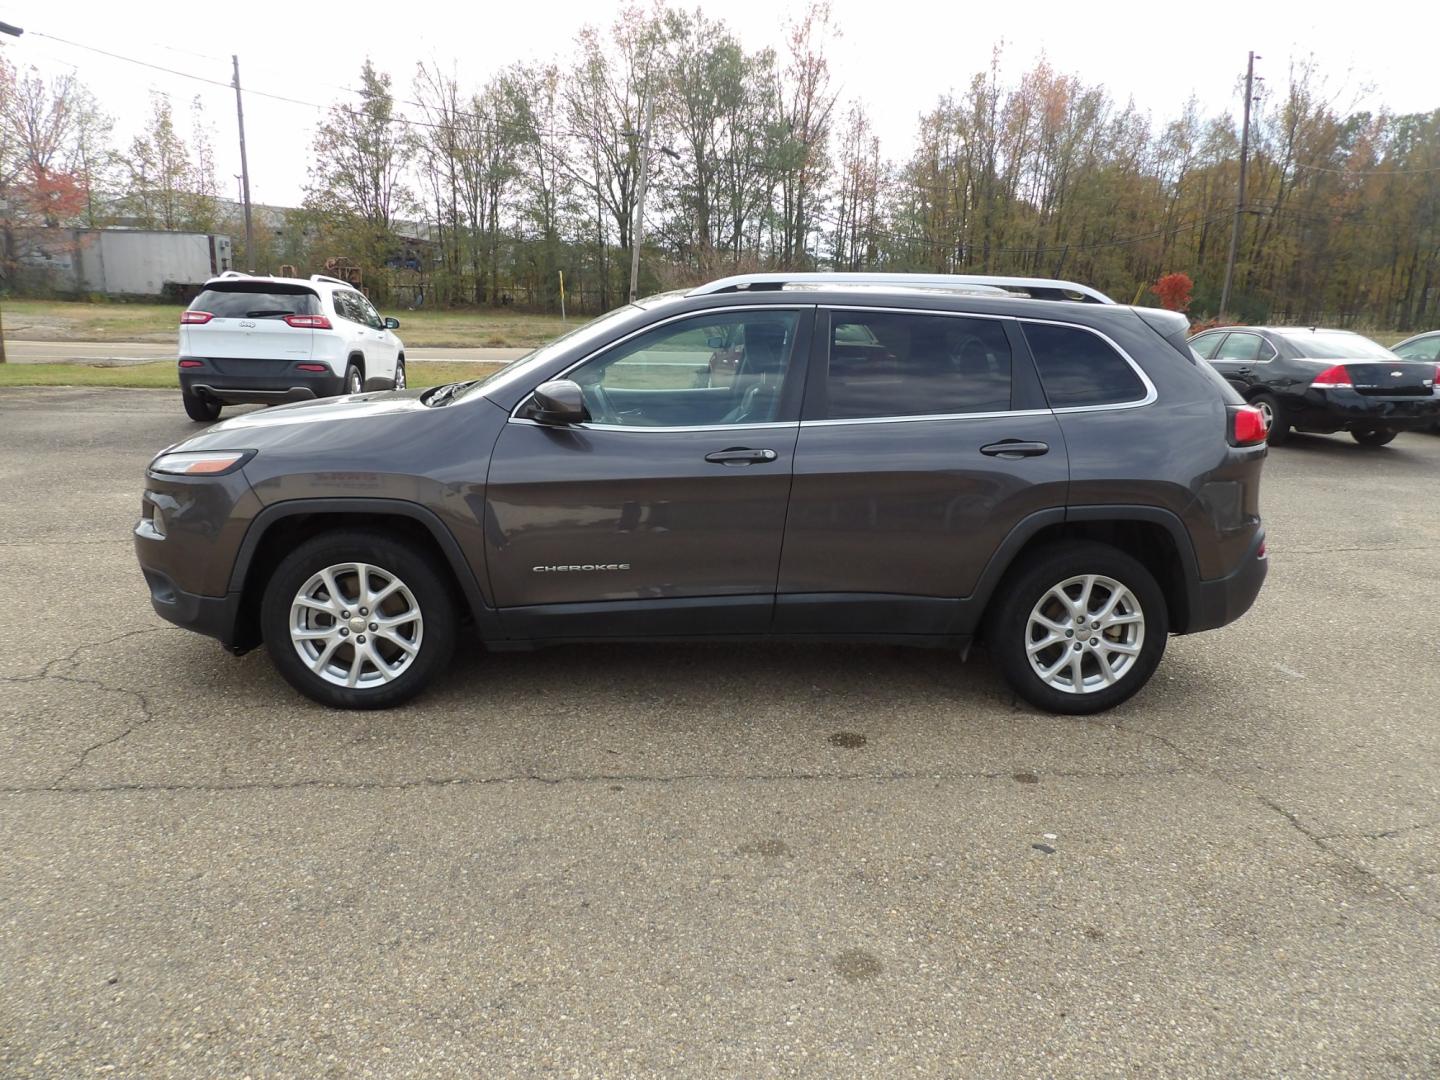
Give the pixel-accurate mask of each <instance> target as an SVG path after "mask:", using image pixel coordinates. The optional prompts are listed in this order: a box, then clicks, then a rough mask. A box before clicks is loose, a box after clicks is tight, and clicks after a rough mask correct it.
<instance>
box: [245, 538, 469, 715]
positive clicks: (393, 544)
mask: <svg viewBox="0 0 1440 1080" xmlns="http://www.w3.org/2000/svg"><path fill="white" fill-rule="evenodd" d="M348 563H364V564H366V565H367V566H369V567H372V568H373V569H374V570H376V571H378V572H379V573H380V574H386V575H389V576H390V577H392V578H396V579H399V580H400V581H401V582H402V583H403V586H404V589H405V590H408V592H409V594H410V596H409V597H408V598H407V597H405V596H404V595H403V593H398V594H395V595H392V597H391V598H390V599H389V600H387V601H384V602H383V603H386V604H392V603H393V604H397V605H398V606H399V610H401V611H402V612H403V611H404V610H405V609H407V608H408V607H409V606H410V603H411V600H412V599H413V604H414V606H415V607H416V608H418V612H419V616H420V620H419V623H418V625H417V624H414V623H409V624H405V625H404V626H397V627H396V628H395V629H396V630H397V631H398V632H400V633H402V634H406V635H407V636H409V637H410V638H411V639H412V640H417V641H418V648H417V649H416V650H415V652H414V655H413V658H412V659H410V661H409V666H408V667H405V668H404V669H403V670H401V671H400V672H399V674H398V675H396V676H394V677H393V678H392V679H390V680H389V681H378V682H376V683H375V684H374V685H371V686H357V687H351V686H343V685H337V684H336V683H334V682H330V681H327V680H326V679H325V678H323V677H322V676H321V675H319V674H317V673H316V672H315V671H314V670H312V668H311V666H310V665H309V664H308V663H306V662H305V661H303V660H302V659H301V657H300V653H299V648H300V646H297V644H296V643H295V642H294V641H293V640H292V639H291V635H290V617H291V605H292V604H293V603H294V601H295V599H296V597H297V595H298V594H299V593H300V591H301V589H302V587H304V586H305V585H306V584H307V583H308V582H310V580H311V579H312V578H314V577H315V576H316V575H318V574H319V573H320V572H321V571H322V570H325V569H326V568H330V567H335V566H337V565H341V564H348ZM357 580H358V579H357V578H356V577H355V576H354V575H350V576H349V577H346V576H345V575H344V574H342V575H339V576H338V577H337V581H336V584H337V588H338V591H339V592H340V593H341V594H342V596H341V598H340V599H341V600H342V601H345V600H346V599H347V596H346V595H344V594H346V592H347V589H348V590H350V591H351V595H354V594H357V593H358V589H356V588H355V583H356V581H357ZM376 580H377V579H376V578H371V581H372V583H373V582H374V581H376ZM452 594H453V589H452V588H451V586H449V585H448V584H446V581H445V578H444V575H443V573H442V572H440V571H438V570H436V569H435V568H434V567H433V566H432V565H431V563H430V561H429V560H428V559H427V558H426V557H425V555H424V554H423V553H422V552H421V551H417V550H416V549H415V547H414V546H413V545H411V544H405V543H401V542H400V541H398V540H396V539H395V538H393V537H391V536H389V535H387V534H386V533H382V532H368V531H356V532H348V531H347V532H331V533H323V534H321V535H320V536H317V537H314V538H313V539H311V540H308V541H306V542H305V543H303V544H301V545H300V546H299V547H297V548H296V549H295V550H294V551H292V552H291V553H290V554H289V555H287V556H286V557H285V558H284V559H283V560H282V561H281V563H280V565H279V566H277V567H276V568H275V572H274V573H273V574H271V575H270V580H269V581H268V582H267V583H266V585H265V593H264V596H263V597H262V599H261V604H260V631H261V635H262V636H263V637H264V639H265V648H266V650H267V651H268V652H269V653H270V659H271V660H272V661H273V662H274V664H275V667H276V668H277V669H279V671H280V674H281V675H283V676H284V677H285V681H286V682H288V683H289V684H290V685H291V686H293V687H295V689H297V690H299V691H300V692H301V693H302V694H304V695H305V696H306V697H309V698H313V699H314V700H315V701H318V702H320V703H321V704H322V705H330V706H332V707H335V708H341V709H388V708H391V707H393V706H395V705H399V704H401V703H403V702H405V701H408V700H409V699H410V698H412V697H414V696H415V695H416V694H418V693H420V691H421V690H423V689H424V688H425V686H426V685H427V684H428V683H429V682H430V681H431V679H433V678H434V677H435V675H436V674H437V673H439V672H440V671H442V670H443V669H444V667H445V665H446V664H448V663H449V661H450V656H451V654H452V653H453V652H454V649H455V622H456V612H455V602H454V600H453V599H452ZM354 603H355V604H356V608H355V616H354V617H356V618H360V614H359V612H360V608H359V606H358V596H357V597H356V599H355V601H354ZM344 610H345V611H350V610H351V609H350V608H349V607H346V608H345V609H344ZM381 610H382V611H384V612H385V613H387V614H388V613H392V612H393V611H394V610H395V609H394V608H391V609H389V610H388V611H387V610H386V609H384V608H382V609H381ZM374 617H375V614H374V613H373V612H366V615H365V618H374ZM321 619H322V620H323V621H328V623H330V624H331V625H334V626H335V627H336V629H337V632H338V631H339V629H340V627H342V626H343V625H344V623H343V621H342V620H341V619H339V618H335V617H332V616H328V615H323V616H321ZM351 625H352V626H355V630H354V636H353V637H350V636H348V635H347V638H346V642H345V643H341V644H339V645H338V646H337V647H336V648H335V649H334V650H333V656H334V658H335V661H336V664H337V665H338V666H339V667H344V668H346V669H347V670H348V669H350V668H353V667H355V666H356V665H355V664H354V660H355V657H356V652H357V649H356V645H355V642H356V641H364V635H365V634H366V632H367V631H366V628H365V626H363V625H358V624H351ZM407 627H408V629H407ZM347 629H348V628H347ZM371 631H372V632H373V627H372V628H371ZM393 640H394V639H393V638H391V639H389V640H386V639H385V638H384V635H383V632H382V635H381V636H379V637H376V638H375V640H374V641H373V642H371V643H370V645H369V647H371V648H376V649H379V648H380V647H381V646H382V645H383V646H384V650H385V651H386V652H388V653H389V657H388V659H389V661H390V662H392V663H394V664H396V665H398V664H399V663H400V662H401V660H402V659H403V654H402V653H401V652H400V650H399V649H398V647H397V646H395V645H394V644H393V643H392V642H393ZM317 647H318V643H317ZM347 649H348V652H347ZM382 659H386V657H382ZM367 663H368V661H364V660H362V662H361V663H360V664H359V669H360V671H361V675H362V680H363V677H364V673H365V668H366V666H367ZM370 666H372V667H374V665H370ZM374 675H375V676H376V677H380V671H379V668H378V667H375V668H374Z"/></svg>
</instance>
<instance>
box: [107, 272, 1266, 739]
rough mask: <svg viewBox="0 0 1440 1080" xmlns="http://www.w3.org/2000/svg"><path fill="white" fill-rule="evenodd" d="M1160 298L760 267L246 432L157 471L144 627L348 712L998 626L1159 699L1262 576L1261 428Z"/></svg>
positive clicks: (1103, 678)
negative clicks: (471, 665) (667, 660)
mask: <svg viewBox="0 0 1440 1080" xmlns="http://www.w3.org/2000/svg"><path fill="white" fill-rule="evenodd" d="M1185 331H1186V322H1185V320H1184V319H1183V318H1182V317H1181V316H1179V315H1175V314H1171V313H1168V312H1163V311H1158V310H1153V309H1143V308H1131V307H1124V306H1120V305H1116V304H1114V303H1113V302H1112V301H1110V300H1109V299H1108V298H1107V297H1105V296H1103V295H1102V294H1100V293H1097V292H1095V291H1094V290H1092V289H1087V288H1085V287H1084V286H1080V285H1075V284H1073V283H1069V282H1053V281H1045V280H1030V279H1015V278H974V277H956V276H946V277H938V278H937V277H922V276H918V275H874V274H870V275H864V274H862V275H839V274H829V275H802V274H790V275H773V274H772V275H749V276H745V277H739V278H727V279H724V280H721V281H717V282H712V283H711V284H709V285H705V286H701V287H699V288H696V289H693V290H690V291H688V292H677V293H669V294H665V295H661V296H655V297H650V298H648V299H645V300H642V301H639V302H637V303H634V304H631V305H628V306H626V307H623V308H620V309H618V310H616V311H613V312H611V313H609V314H608V315H604V316H602V317H600V318H599V319H596V320H595V321H593V322H591V323H588V324H586V325H585V326H583V327H581V328H579V329H577V330H575V331H573V332H571V333H570V334H568V335H566V336H564V337H562V338H559V339H558V340H556V341H553V342H551V343H550V344H548V345H546V346H544V347H542V348H540V349H537V350H536V351H534V352H532V353H530V354H529V355H528V356H526V357H522V358H521V359H520V360H517V361H516V362H514V363H513V364H511V365H509V366H507V367H505V368H502V369H501V370H499V371H496V372H495V373H493V374H491V375H489V376H488V377H487V378H484V379H476V380H473V381H469V382H463V383H452V384H447V385H445V386H440V387H435V388H431V389H428V390H423V391H421V390H406V391H396V392H389V393H375V394H352V395H349V396H344V397H340V398H333V399H328V400H323V401H316V402H307V403H301V404H295V405H286V406H282V407H279V408H275V409H270V410H265V411H258V412H252V413H249V414H246V415H243V416H238V417H235V418H233V419H231V420H228V421H226V422H225V423H222V424H218V425H216V426H214V427H212V428H210V429H209V430H207V431H205V432H203V433H201V434H199V435H197V436H195V437H193V438H190V439H187V440H185V441H184V442H182V443H179V444H177V445H175V446H172V447H170V448H168V449H166V450H165V451H164V452H162V453H161V454H160V455H159V456H158V457H156V458H155V460H153V461H152V462H151V463H150V465H149V468H148V469H147V472H146V485H145V493H144V499H143V510H142V518H141V520H140V522H139V524H138V525H137V526H136V529H135V543H136V548H137V551H138V554H139V559H140V564H141V567H142V569H143V571H144V574H145V578H146V581H147V583H148V585H149V589H150V593H151V600H152V602H153V604H154V607H155V610H156V611H158V612H159V613H160V614H161V615H163V616H164V617H165V618H167V619H169V620H171V621H172V622H175V623H178V624H179V625H181V626H186V627H190V628H192V629H195V630H198V631H201V632H203V633H206V634H210V635H213V636H215V637H217V638H219V639H220V641H221V642H222V643H223V644H224V645H225V646H226V647H227V648H229V649H230V650H231V651H232V652H235V653H237V654H238V653H241V652H244V651H245V650H247V649H250V648H252V647H254V646H255V645H257V644H260V643H262V642H263V643H264V645H265V646H266V648H267V649H268V651H269V653H270V656H271V657H272V658H273V661H274V663H275V665H276V666H277V668H278V669H279V670H280V672H281V673H282V674H283V675H284V677H285V678H286V679H287V680H288V681H289V682H291V683H292V684H293V685H294V686H295V687H296V688H297V689H299V690H300V691H301V692H303V693H305V694H307V695H309V696H310V697H312V698H314V699H316V700H318V701H321V702H324V703H327V704H329V705H334V706H344V707H352V708H377V707H385V706H391V705H395V704H397V703H399V702H401V701H404V700H406V699H408V698H410V697H411V696H412V695H414V694H415V693H416V692H417V691H419V690H420V689H421V688H422V687H423V686H424V685H425V684H426V683H427V682H429V681H430V680H431V679H432V678H434V677H435V676H436V675H437V673H439V672H440V671H441V670H442V669H443V668H444V667H445V665H446V663H447V662H448V660H449V659H450V656H451V653H452V650H453V648H454V644H455V640H456V633H457V626H458V624H460V623H461V622H465V623H468V624H470V625H471V626H473V628H474V631H475V633H476V634H477V635H478V637H479V639H480V640H481V641H482V642H483V643H484V644H485V645H486V646H487V647H488V648H489V649H490V650H491V651H502V650H505V649H520V648H532V647H535V646H537V645H543V644H550V643H557V642H574V641H597V640H608V641H613V640H662V641H674V640H694V639H706V640H723V641H735V640H744V639H757V638H766V637H784V638H790V639H801V640H836V641H865V642H884V643H898V644H911V645H923V646H932V647H937V646H938V647H952V648H954V649H956V650H957V651H958V652H959V653H961V654H962V655H963V653H964V652H965V650H967V649H968V647H969V645H970V644H971V642H972V641H974V640H976V639H977V638H978V639H983V641H984V643H985V645H986V646H987V647H988V650H989V652H990V653H991V655H992V656H993V657H994V658H995V660H996V662H997V664H998V666H999V668H1000V670H1001V672H1002V673H1003V674H1004V676H1005V678H1006V679H1007V680H1008V681H1009V683H1010V684H1011V686H1012V687H1013V688H1014V689H1015V691H1016V692H1018V693H1019V694H1020V695H1021V696H1022V697H1024V698H1025V699H1026V700H1028V701H1029V702H1031V703H1033V704H1034V705H1037V706H1039V707H1041V708H1044V709H1049V710H1053V711H1056V712H1063V713H1091V712H1096V711H1099V710H1102V709H1106V708H1109V707H1111V706H1114V705H1116V704H1118V703H1119V702H1121V701H1124V700H1125V699H1126V698H1128V697H1129V696H1130V695H1132V694H1134V693H1135V692H1136V691H1137V690H1139V689H1140V687H1141V686H1143V685H1144V684H1145V682H1146V681H1147V680H1148V679H1149V678H1150V675H1151V673H1152V672H1154V670H1155V668H1156V665H1157V664H1158V663H1159V662H1160V658H1161V654H1162V653H1163V652H1164V649H1165V644H1166V639H1167V637H1168V635H1170V634H1172V633H1174V634H1185V633H1194V632H1196V631H1200V630H1207V629H1211V628H1213V627H1217V626H1221V625H1223V624H1225V623H1228V622H1230V621H1232V620H1234V619H1236V618H1238V617H1239V616H1240V615H1242V614H1243V613H1244V612H1245V611H1246V610H1247V609H1248V608H1249V607H1250V606H1251V604H1252V602H1253V601H1254V599H1255V597H1256V594H1257V593H1258V591H1259V589H1260V586H1261V583H1262V581H1263V580H1264V577H1265V570H1266V558H1265V541H1264V534H1263V531H1262V528H1261V522H1260V516H1259V509H1258V504H1259V481H1260V471H1261V465H1262V463H1263V460H1264V457H1265V452H1266V448H1265V438H1264V428H1263V422H1262V420H1261V417H1260V414H1259V412H1258V410H1256V409H1255V408H1254V407H1252V406H1248V405H1245V404H1244V402H1243V401H1242V400H1241V399H1240V397H1239V395H1238V394H1236V393H1235V391H1234V390H1232V389H1231V388H1230V387H1229V386H1228V385H1227V384H1226V383H1225V381H1224V379H1222V378H1221V377H1220V376H1219V375H1217V374H1216V373H1215V372H1214V371H1212V370H1211V369H1210V367H1209V366H1208V365H1207V364H1205V363H1203V362H1200V361H1198V360H1197V358H1196V356H1195V354H1194V352H1193V351H1192V350H1191V349H1190V348H1189V346H1188V344H1187V343H1186V340H1185Z"/></svg>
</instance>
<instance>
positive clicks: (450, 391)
mask: <svg viewBox="0 0 1440 1080" xmlns="http://www.w3.org/2000/svg"><path fill="white" fill-rule="evenodd" d="M479 381H480V380H479V379H470V380H468V381H466V382H452V383H446V384H445V385H444V386H437V387H436V388H435V390H434V391H433V392H432V393H431V394H430V397H429V398H428V399H426V401H425V404H426V405H429V406H431V407H432V408H433V407H434V406H436V405H444V404H445V403H446V402H448V401H450V400H452V399H453V398H454V397H455V395H456V394H460V393H464V392H465V391H466V390H469V389H470V387H472V386H474V385H475V384H476V383H477V382H479Z"/></svg>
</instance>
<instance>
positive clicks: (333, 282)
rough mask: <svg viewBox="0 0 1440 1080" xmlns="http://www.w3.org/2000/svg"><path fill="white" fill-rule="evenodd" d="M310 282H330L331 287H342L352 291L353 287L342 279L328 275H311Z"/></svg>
mask: <svg viewBox="0 0 1440 1080" xmlns="http://www.w3.org/2000/svg"><path fill="white" fill-rule="evenodd" d="M310 280H311V281H328V282H330V284H331V285H344V286H345V287H346V288H347V289H353V288H354V287H355V286H354V285H352V284H350V282H348V281H346V280H344V279H343V278H338V277H331V276H330V275H329V274H311V275H310Z"/></svg>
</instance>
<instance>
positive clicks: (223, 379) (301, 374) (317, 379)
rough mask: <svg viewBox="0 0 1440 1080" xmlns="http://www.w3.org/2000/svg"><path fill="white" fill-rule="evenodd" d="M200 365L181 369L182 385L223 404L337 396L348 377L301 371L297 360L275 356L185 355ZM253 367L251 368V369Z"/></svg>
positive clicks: (268, 403)
mask: <svg viewBox="0 0 1440 1080" xmlns="http://www.w3.org/2000/svg"><path fill="white" fill-rule="evenodd" d="M180 359H181V360H184V361H186V362H187V363H194V362H198V363H199V364H200V366H199V367H183V368H181V369H180V388H181V389H182V390H184V391H185V393H187V394H191V395H193V396H195V397H199V398H203V399H205V400H207V401H218V402H220V403H221V404H222V405H280V404H284V403H286V402H291V401H313V400H314V399H315V398H323V397H334V396H336V395H337V394H340V393H342V392H343V391H344V389H345V377H344V376H343V375H336V374H335V373H334V372H332V371H330V370H329V369H328V368H327V369H326V370H325V371H301V370H300V369H299V367H298V366H297V363H298V362H297V363H291V362H290V361H280V362H277V361H273V360H255V361H246V360H233V359H226V360H223V361H215V360H209V359H207V358H205V357H203V356H182V357H181V358H180ZM247 369H249V370H247Z"/></svg>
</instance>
